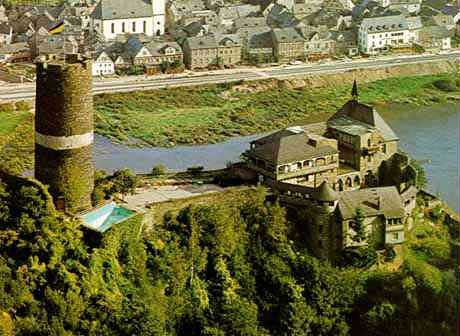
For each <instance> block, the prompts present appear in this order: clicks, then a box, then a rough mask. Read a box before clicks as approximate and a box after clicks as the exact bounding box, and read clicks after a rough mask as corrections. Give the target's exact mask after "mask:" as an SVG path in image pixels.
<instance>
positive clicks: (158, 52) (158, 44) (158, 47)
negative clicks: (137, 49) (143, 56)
mask: <svg viewBox="0 0 460 336" xmlns="http://www.w3.org/2000/svg"><path fill="white" fill-rule="evenodd" d="M146 47H147V49H148V50H149V51H150V53H151V54H152V56H162V55H164V50H165V49H166V48H174V50H175V51H176V53H182V48H181V47H180V45H179V44H178V43H177V42H164V41H152V42H150V43H148V44H147V45H146Z"/></svg>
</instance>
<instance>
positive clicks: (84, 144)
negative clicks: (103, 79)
mask: <svg viewBox="0 0 460 336" xmlns="http://www.w3.org/2000/svg"><path fill="white" fill-rule="evenodd" d="M36 90H37V94H36V107H35V111H36V112H35V177H36V178H37V180H39V181H40V182H42V183H43V184H45V185H48V186H49V191H50V193H51V195H52V196H53V198H54V201H55V203H56V205H57V207H58V208H59V209H62V210H65V211H67V212H69V213H75V212H78V211H81V210H86V209H89V208H91V193H92V191H93V187H94V166H93V165H94V164H93V137H94V136H93V97H92V77H91V61H90V60H87V59H84V58H83V57H82V56H80V55H76V54H74V55H67V58H66V59H65V60H52V61H40V62H38V63H37V89H36Z"/></svg>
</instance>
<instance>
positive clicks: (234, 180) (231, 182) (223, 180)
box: [214, 171, 243, 187]
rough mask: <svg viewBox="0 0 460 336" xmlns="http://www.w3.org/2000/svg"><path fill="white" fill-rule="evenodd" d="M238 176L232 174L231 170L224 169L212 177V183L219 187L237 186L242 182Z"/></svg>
mask: <svg viewBox="0 0 460 336" xmlns="http://www.w3.org/2000/svg"><path fill="white" fill-rule="evenodd" d="M242 182H243V181H242V180H241V178H240V177H239V176H237V175H235V174H233V173H232V172H231V171H225V172H223V173H221V174H219V175H217V176H216V177H215V178H214V183H216V184H218V185H220V186H221V187H230V186H237V185H241V184H242Z"/></svg>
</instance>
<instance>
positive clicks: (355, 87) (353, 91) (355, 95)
mask: <svg viewBox="0 0 460 336" xmlns="http://www.w3.org/2000/svg"><path fill="white" fill-rule="evenodd" d="M358 96H359V94H358V84H357V83H356V79H355V80H354V81H353V88H352V89H351V97H352V98H353V100H358Z"/></svg>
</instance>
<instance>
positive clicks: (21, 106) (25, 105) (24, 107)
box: [15, 100, 31, 111]
mask: <svg viewBox="0 0 460 336" xmlns="http://www.w3.org/2000/svg"><path fill="white" fill-rule="evenodd" d="M15 106H16V110H18V111H29V110H30V109H31V104H30V103H29V102H27V101H24V100H21V101H18V102H16V103H15Z"/></svg>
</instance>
